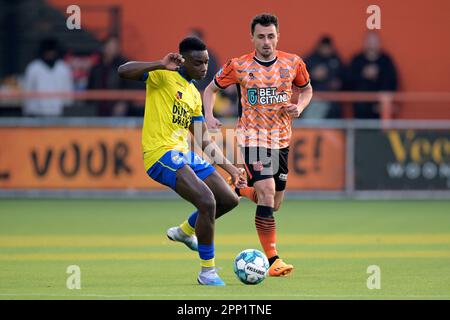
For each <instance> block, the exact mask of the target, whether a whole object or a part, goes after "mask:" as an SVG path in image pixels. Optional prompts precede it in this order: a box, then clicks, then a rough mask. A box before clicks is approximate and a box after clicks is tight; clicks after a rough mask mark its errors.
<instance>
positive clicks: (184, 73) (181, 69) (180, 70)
mask: <svg viewBox="0 0 450 320" xmlns="http://www.w3.org/2000/svg"><path fill="white" fill-rule="evenodd" d="M177 72H178V74H179V75H180V76H182V77H183V78H184V80H186V81H187V82H189V84H191V83H193V82H194V80H193V79H191V80H188V78H187V76H186V70H185V69H184V67H183V66H182V67H181V68H180V69H178V71H177Z"/></svg>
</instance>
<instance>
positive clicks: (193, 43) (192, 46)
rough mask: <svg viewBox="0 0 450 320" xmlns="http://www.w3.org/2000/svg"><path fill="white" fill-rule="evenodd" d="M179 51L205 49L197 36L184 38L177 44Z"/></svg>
mask: <svg viewBox="0 0 450 320" xmlns="http://www.w3.org/2000/svg"><path fill="white" fill-rule="evenodd" d="M178 48H179V50H180V53H185V52H189V51H204V50H206V45H205V43H204V42H203V41H202V40H200V39H199V38H197V37H187V38H184V39H183V40H182V41H181V42H180V45H179V47H178Z"/></svg>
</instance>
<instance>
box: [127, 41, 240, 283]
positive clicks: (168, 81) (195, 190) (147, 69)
mask: <svg viewBox="0 0 450 320" xmlns="http://www.w3.org/2000/svg"><path fill="white" fill-rule="evenodd" d="M207 67H208V51H207V49H206V46H205V44H204V43H203V42H202V41H201V40H200V39H198V38H192V37H189V38H186V39H184V40H183V41H181V42H180V44H179V54H177V53H169V54H167V55H166V56H165V57H164V58H163V59H162V60H161V61H155V62H137V61H131V62H127V63H125V64H123V65H121V66H120V67H119V70H118V72H119V74H120V76H121V77H123V78H126V79H131V80H142V81H145V82H146V102H145V114H144V125H143V128H142V152H143V158H144V164H145V170H146V171H147V173H148V175H149V176H150V177H151V178H152V179H154V180H155V181H158V182H159V183H161V184H163V185H166V186H169V187H170V188H172V189H173V190H174V191H175V192H176V193H178V194H179V195H180V196H181V197H182V198H183V199H186V200H187V201H189V202H191V203H192V204H193V205H194V206H195V207H196V208H197V211H195V212H194V213H193V214H191V216H190V217H189V218H188V219H187V220H186V221H185V222H183V223H182V224H181V225H180V226H179V227H174V228H170V229H169V230H168V231H167V236H168V237H169V238H170V239H171V240H174V241H180V242H183V243H184V244H186V245H187V246H188V247H189V248H190V249H192V250H194V251H198V253H199V256H200V260H201V267H202V268H201V271H200V273H199V275H198V277H197V281H198V283H199V284H202V285H215V286H217V285H225V283H224V282H223V281H222V279H221V278H220V277H219V275H218V274H217V272H216V269H215V263H214V222H215V219H216V218H218V217H220V216H221V215H223V214H224V213H226V212H228V211H230V210H231V209H233V208H234V207H235V206H237V204H238V202H239V199H238V197H237V195H236V194H235V193H234V192H233V191H232V190H231V188H230V187H229V185H228V184H227V182H226V181H225V180H224V179H223V178H222V176H221V175H220V174H219V173H218V172H217V171H216V170H215V168H214V167H213V166H212V165H211V164H210V163H208V162H206V161H205V160H204V159H202V158H201V157H200V156H199V155H197V154H195V153H194V152H193V151H190V150H189V148H188V143H187V138H188V132H189V131H190V132H191V133H192V134H193V136H194V139H195V141H196V142H197V143H198V144H199V145H201V147H202V150H205V149H206V148H208V149H210V150H214V151H213V152H214V154H213V158H214V159H215V162H216V163H217V165H219V166H220V167H221V168H223V169H224V170H225V171H226V172H228V173H229V174H230V175H231V177H232V179H233V181H235V183H236V184H237V185H238V186H245V185H246V180H245V178H243V176H242V174H241V171H240V170H239V169H238V168H236V167H235V166H234V165H232V164H231V162H230V161H229V160H228V159H226V158H225V157H224V156H223V154H222V152H221V151H220V149H219V148H218V147H217V146H216V145H215V143H214V142H212V141H211V139H210V137H209V135H208V129H207V127H206V124H205V121H204V118H203V115H202V101H201V95H200V93H199V92H198V91H197V89H196V88H195V86H194V84H193V81H195V80H199V79H202V78H204V77H205V75H206V71H207ZM194 128H198V129H197V130H194ZM199 129H201V130H199ZM194 132H195V134H194Z"/></svg>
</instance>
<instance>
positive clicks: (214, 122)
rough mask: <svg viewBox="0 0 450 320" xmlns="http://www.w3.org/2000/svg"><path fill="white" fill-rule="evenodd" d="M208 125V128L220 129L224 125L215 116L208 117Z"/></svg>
mask: <svg viewBox="0 0 450 320" xmlns="http://www.w3.org/2000/svg"><path fill="white" fill-rule="evenodd" d="M205 120H206V125H207V126H208V129H219V128H220V127H221V126H222V123H221V122H220V121H219V120H218V119H217V118H215V117H213V116H211V117H208V116H207V117H206V119H205Z"/></svg>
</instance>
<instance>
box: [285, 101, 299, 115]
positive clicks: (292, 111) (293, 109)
mask: <svg viewBox="0 0 450 320" xmlns="http://www.w3.org/2000/svg"><path fill="white" fill-rule="evenodd" d="M285 108H286V111H287V112H288V113H289V115H290V116H291V117H292V118H298V117H299V116H300V114H301V113H302V112H301V109H300V108H299V107H298V106H297V105H296V104H289V105H287V106H285Z"/></svg>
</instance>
